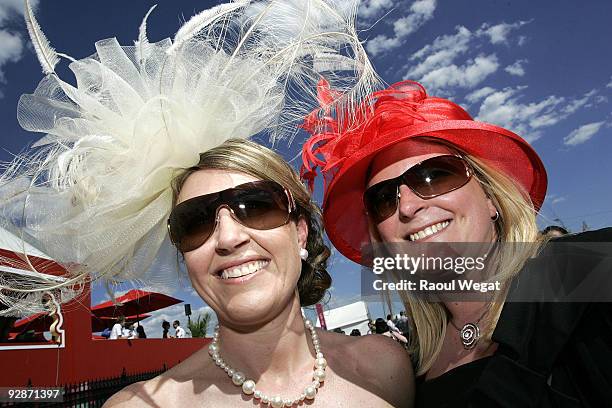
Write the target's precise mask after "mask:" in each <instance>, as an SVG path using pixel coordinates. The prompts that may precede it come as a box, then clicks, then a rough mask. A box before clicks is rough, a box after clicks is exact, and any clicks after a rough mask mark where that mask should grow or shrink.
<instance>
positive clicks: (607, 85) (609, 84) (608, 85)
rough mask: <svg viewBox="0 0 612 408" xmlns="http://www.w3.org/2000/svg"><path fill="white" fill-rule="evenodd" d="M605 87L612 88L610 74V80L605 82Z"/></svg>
mask: <svg viewBox="0 0 612 408" xmlns="http://www.w3.org/2000/svg"><path fill="white" fill-rule="evenodd" d="M606 88H612V76H610V82H608V83H607V84H606Z"/></svg>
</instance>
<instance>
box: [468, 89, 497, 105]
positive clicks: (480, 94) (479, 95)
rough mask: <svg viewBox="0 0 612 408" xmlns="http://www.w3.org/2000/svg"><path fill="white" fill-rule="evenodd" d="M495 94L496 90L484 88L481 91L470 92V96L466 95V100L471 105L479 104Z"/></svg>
mask: <svg viewBox="0 0 612 408" xmlns="http://www.w3.org/2000/svg"><path fill="white" fill-rule="evenodd" d="M493 92H495V89H494V88H491V87H490V86H485V87H484V88H480V89H477V90H475V91H472V92H470V93H469V94H467V95H466V97H465V99H466V100H467V101H468V102H469V103H474V102H478V101H480V100H482V99H484V98H486V97H487V96H489V95H491V94H492V93H493Z"/></svg>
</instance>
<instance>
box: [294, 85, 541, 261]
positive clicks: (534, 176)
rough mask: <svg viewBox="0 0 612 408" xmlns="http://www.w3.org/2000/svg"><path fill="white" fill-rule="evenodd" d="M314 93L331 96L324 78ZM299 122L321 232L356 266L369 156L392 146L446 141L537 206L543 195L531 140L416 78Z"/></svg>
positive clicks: (363, 238) (363, 231)
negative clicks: (319, 185)
mask: <svg viewBox="0 0 612 408" xmlns="http://www.w3.org/2000/svg"><path fill="white" fill-rule="evenodd" d="M318 91H319V99H320V100H321V101H323V102H324V101H326V100H328V99H329V98H331V97H333V95H332V94H331V93H333V91H331V90H330V89H329V85H328V84H327V83H326V82H324V81H322V82H321V83H320V84H319V88H318ZM322 105H323V104H322ZM323 106H325V105H323ZM303 127H304V128H305V129H306V130H307V131H309V132H310V133H311V134H312V137H311V138H310V139H309V140H307V141H306V143H305V144H304V147H303V150H302V159H303V163H304V164H303V167H302V172H301V173H302V177H303V179H305V180H307V181H308V182H309V184H310V186H311V188H312V186H313V182H314V178H315V177H316V168H317V167H320V168H321V171H322V173H323V175H324V180H325V192H324V198H323V223H324V225H325V230H326V232H327V235H328V237H329V239H330V240H331V242H332V244H333V245H334V246H335V247H336V248H337V249H338V250H339V251H340V252H341V253H342V254H343V255H344V256H346V257H347V258H349V259H351V260H353V261H355V262H357V263H361V264H365V262H364V261H363V259H362V248H363V247H364V246H365V245H368V244H370V236H369V233H368V221H367V216H366V209H365V207H364V204H363V193H364V191H365V189H366V185H367V182H368V180H366V175H367V173H368V169H369V167H370V165H371V163H372V160H373V159H374V157H376V155H377V154H378V153H380V152H381V151H383V150H385V149H387V148H390V147H391V146H393V145H394V144H396V143H399V142H403V141H406V140H409V139H412V138H418V137H423V136H427V137H428V138H430V139H439V140H441V141H444V142H447V143H450V144H451V145H454V146H456V147H457V148H459V149H460V150H462V151H464V152H466V153H467V154H468V155H470V156H474V157H477V158H479V159H482V160H483V161H485V162H486V163H487V164H489V165H490V166H492V167H493V168H495V169H497V170H499V171H501V172H503V173H504V174H506V175H507V176H509V177H510V178H512V179H513V180H515V181H516V183H517V184H518V185H519V186H521V187H522V189H523V190H524V191H525V192H527V193H528V194H529V198H530V199H531V203H532V204H533V207H534V209H535V210H536V211H537V210H539V209H540V207H541V205H542V203H543V201H544V197H545V195H546V185H547V177H546V170H545V169H544V165H543V164H542V161H541V160H540V158H539V156H538V155H537V154H536V152H535V151H534V150H533V148H532V147H531V146H530V145H529V143H527V142H526V141H525V140H524V139H523V138H521V137H520V136H518V135H516V134H515V133H513V132H511V131H509V130H507V129H504V128H501V127H499V126H495V125H491V124H488V123H484V122H478V121H475V120H474V119H472V117H471V116H470V115H469V114H468V113H467V112H466V111H465V110H463V109H462V108H461V107H460V106H459V105H457V104H455V103H453V102H451V101H449V100H447V99H442V98H435V97H430V96H427V93H426V91H425V89H424V88H423V87H422V86H421V85H420V84H418V83H416V82H412V81H404V82H399V83H397V84H394V85H392V86H391V87H390V88H388V89H386V90H384V91H379V92H375V93H373V94H371V95H370V97H369V98H367V99H366V100H365V101H364V102H363V103H362V106H361V108H359V109H357V110H356V113H353V114H351V116H350V118H349V117H348V115H346V116H345V117H342V113H340V114H338V113H336V117H335V118H332V117H330V115H329V112H326V110H325V107H323V108H321V109H320V110H318V111H315V112H313V113H312V114H311V115H310V116H309V117H308V118H306V121H305V123H304V125H303Z"/></svg>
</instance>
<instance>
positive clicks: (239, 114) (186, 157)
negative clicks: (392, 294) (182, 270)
mask: <svg viewBox="0 0 612 408" xmlns="http://www.w3.org/2000/svg"><path fill="white" fill-rule="evenodd" d="M153 8H154V7H153ZM153 8H151V10H149V13H147V15H146V16H145V19H144V21H143V22H142V25H141V26H140V34H139V37H138V41H136V42H135V44H134V45H133V46H121V45H119V43H118V42H117V40H116V39H114V38H111V39H107V40H102V41H99V42H97V43H96V44H95V47H96V53H95V54H94V55H92V56H90V57H88V58H84V59H81V60H75V59H73V58H71V57H68V56H66V55H64V54H59V53H57V52H55V50H53V48H51V46H50V45H49V43H48V41H47V39H46V38H45V36H44V34H43V33H42V31H41V29H40V27H39V26H38V24H37V22H36V20H35V18H34V16H33V13H32V11H31V9H30V7H29V4H27V0H26V22H27V26H28V31H29V33H30V37H31V39H32V42H33V44H34V48H35V50H36V54H37V56H38V58H39V60H40V62H41V65H42V67H43V71H44V73H45V74H46V76H45V78H44V79H43V80H42V81H41V82H40V84H39V85H38V87H37V89H36V91H35V92H34V94H32V95H23V96H22V97H21V99H20V101H19V106H18V119H19V122H20V124H21V125H22V126H23V128H24V129H26V130H29V131H33V132H41V133H44V134H45V136H44V137H42V138H41V139H40V140H39V141H38V142H36V143H35V144H34V145H33V147H32V149H31V150H30V151H28V152H26V153H24V154H22V155H20V156H18V157H17V158H16V159H15V160H14V161H13V162H12V163H11V164H10V165H9V166H8V167H7V170H6V171H5V173H4V174H3V175H2V177H1V178H0V200H1V201H0V206H1V207H0V211H1V214H0V217H1V218H0V219H1V222H2V226H3V227H4V228H6V229H7V230H10V231H12V232H14V233H16V234H17V235H18V236H20V237H22V239H23V240H24V241H25V242H29V243H30V244H32V245H34V246H36V247H38V248H39V249H40V250H41V251H43V252H44V253H46V254H48V255H49V256H50V257H52V258H53V259H54V260H55V261H57V262H58V263H60V264H61V265H62V266H64V268H65V269H66V272H65V274H63V276H61V277H60V278H63V279H58V278H57V277H53V278H51V277H49V279H47V278H45V276H49V275H45V274H44V272H45V271H44V270H41V269H44V268H41V267H40V266H38V267H34V266H33V264H32V263H30V262H29V261H28V259H27V257H26V258H24V262H25V263H26V264H27V265H28V267H29V268H30V269H32V270H34V271H35V272H43V274H40V275H36V276H37V277H36V278H35V279H34V278H32V279H27V280H25V279H21V278H19V279H18V278H15V277H11V276H10V274H9V275H7V274H2V276H0V302H1V303H3V304H5V306H6V308H5V310H4V311H0V314H5V315H9V314H16V313H17V312H19V311H28V312H30V311H32V312H33V311H39V310H41V309H42V303H41V298H42V295H43V293H45V292H51V293H54V294H55V295H56V296H57V297H59V298H60V301H62V302H64V301H66V300H68V299H70V298H72V297H73V296H74V295H75V293H78V290H79V288H81V287H82V283H83V282H84V281H85V280H87V279H96V278H100V277H104V278H106V279H109V280H127V279H140V280H142V281H144V282H145V283H146V284H147V285H148V286H149V287H151V286H154V287H155V286H157V287H159V286H160V285H163V284H164V282H167V281H168V280H171V279H176V275H175V274H172V273H171V271H172V270H175V269H176V264H177V262H176V253H175V252H173V250H172V248H171V246H170V245H169V242H168V238H167V232H166V220H167V218H168V215H169V213H170V211H171V205H172V191H171V188H170V182H171V179H172V178H173V177H174V176H175V175H176V173H177V172H178V171H180V170H181V169H185V168H188V167H190V166H193V165H195V164H197V162H198V160H199V154H200V153H201V152H204V151H206V150H208V149H210V148H212V147H214V146H217V145H219V144H221V143H223V142H224V141H225V140H227V139H228V138H249V137H251V136H253V135H256V134H261V133H267V134H269V136H270V138H271V142H272V143H274V142H276V141H277V140H280V139H282V138H291V137H292V136H293V135H294V132H295V131H296V129H297V126H296V125H297V124H298V123H299V122H300V121H301V120H302V119H303V118H304V117H305V116H306V114H308V113H309V112H310V111H311V110H312V109H313V108H314V107H315V106H317V105H318V103H316V96H315V94H316V84H317V82H318V81H319V79H320V78H321V77H322V76H323V77H325V79H326V80H327V81H329V82H331V83H332V84H333V86H334V89H338V90H340V91H344V92H343V95H344V96H342V97H339V99H338V100H337V101H335V103H337V104H344V105H345V106H346V104H350V101H351V100H358V99H359V98H360V97H361V96H362V95H366V94H368V93H370V92H371V91H372V88H373V86H374V84H375V83H376V82H377V81H378V79H377V77H376V74H375V73H374V71H373V69H372V67H371V65H370V62H369V61H368V59H367V56H366V54H365V52H364V49H363V47H362V45H361V43H360V42H359V39H358V38H357V34H356V30H355V27H354V20H355V15H356V9H357V4H356V3H355V2H353V1H345V0H336V1H333V0H282V1H280V0H279V1H274V0H268V1H235V2H232V3H227V4H221V5H218V6H216V7H213V8H211V9H209V10H205V11H203V12H201V13H200V14H198V15H196V16H194V17H193V18H192V19H191V20H189V21H188V22H186V23H185V24H184V25H183V26H182V27H181V28H180V30H179V31H178V32H177V34H176V36H175V38H174V39H173V40H170V39H165V40H162V41H159V42H156V43H150V42H149V40H148V39H147V35H146V21H147V17H148V16H149V14H150V13H151V11H152V10H153ZM60 58H68V59H70V60H71V61H72V62H71V63H70V69H71V70H72V71H73V73H74V75H75V76H76V84H75V85H71V84H69V83H67V82H64V81H63V80H61V79H60V78H59V76H58V75H57V74H56V72H55V66H56V64H57V63H58V62H59V60H60ZM340 94H341V93H339V95H340ZM160 250H162V251H160ZM24 252H25V251H24ZM153 264H155V265H156V267H155V268H151V266H152V265H153Z"/></svg>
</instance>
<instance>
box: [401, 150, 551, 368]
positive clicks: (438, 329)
mask: <svg viewBox="0 0 612 408" xmlns="http://www.w3.org/2000/svg"><path fill="white" fill-rule="evenodd" d="M427 139H430V138H427ZM430 140H431V139H430ZM431 141H432V143H439V144H443V145H445V146H447V147H448V148H450V149H451V150H453V151H456V152H457V153H458V154H460V155H461V156H462V157H463V158H464V159H465V160H466V162H467V163H468V164H469V165H470V167H471V168H472V170H473V171H474V177H475V178H476V180H477V181H478V182H479V183H480V185H481V187H482V189H483V190H484V192H485V194H486V196H487V197H488V198H489V199H490V200H491V202H492V203H493V205H494V206H495V208H496V209H497V211H498V212H499V217H498V219H497V220H496V221H495V230H496V234H497V237H498V241H499V242H517V243H532V244H531V245H512V246H507V247H504V250H503V251H499V252H498V253H497V255H496V260H495V262H496V263H495V267H496V275H495V276H494V279H495V280H498V281H500V282H503V285H504V290H502V291H501V292H500V293H498V294H497V295H496V296H495V298H494V299H493V300H492V303H491V307H490V308H489V310H488V311H487V312H486V314H485V316H484V317H483V318H482V321H483V322H484V323H485V327H484V330H483V337H484V338H486V339H488V340H490V339H491V336H492V334H493V331H494V330H495V327H496V325H497V321H498V320H499V316H500V314H501V310H502V307H503V304H504V300H505V298H506V295H507V289H508V283H509V282H510V280H511V279H512V278H513V277H515V276H516V275H518V273H519V272H520V271H521V269H522V268H523V266H524V264H525V262H526V261H527V260H528V259H529V258H531V257H532V256H534V254H535V253H537V251H538V249H539V248H540V247H541V245H542V243H543V242H544V241H545V239H544V238H542V236H541V235H540V234H539V231H538V226H537V223H536V212H535V210H534V207H533V204H532V203H531V200H530V198H529V194H528V193H527V192H526V191H525V190H524V189H523V188H522V187H521V186H519V185H518V184H517V183H516V182H515V181H514V180H512V179H511V178H510V177H508V176H507V175H506V174H504V173H502V172H501V171H499V170H497V169H495V168H494V167H492V166H491V165H488V164H487V163H486V162H485V161H484V160H482V159H479V158H476V157H473V156H470V155H468V154H466V153H464V152H462V151H461V150H460V149H457V147H456V146H454V145H452V144H449V143H445V142H441V141H439V140H437V139H433V140H431ZM400 297H401V299H402V302H403V303H404V305H405V307H406V309H407V310H408V311H409V312H410V314H411V315H412V319H411V325H412V329H413V331H412V332H413V333H414V335H413V336H411V339H410V340H411V341H410V350H411V353H412V355H413V356H414V357H415V359H416V361H417V375H423V374H425V373H426V372H427V371H428V370H429V369H430V368H431V366H432V364H433V363H434V361H435V359H436V357H437V356H438V354H439V353H440V350H441V349H442V344H443V342H444V337H445V335H446V329H447V326H448V318H449V313H448V311H447V310H446V307H445V306H444V304H443V303H434V302H428V301H426V300H424V299H421V298H418V297H415V296H411V295H409V294H408V293H406V292H404V291H401V292H400Z"/></svg>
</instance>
